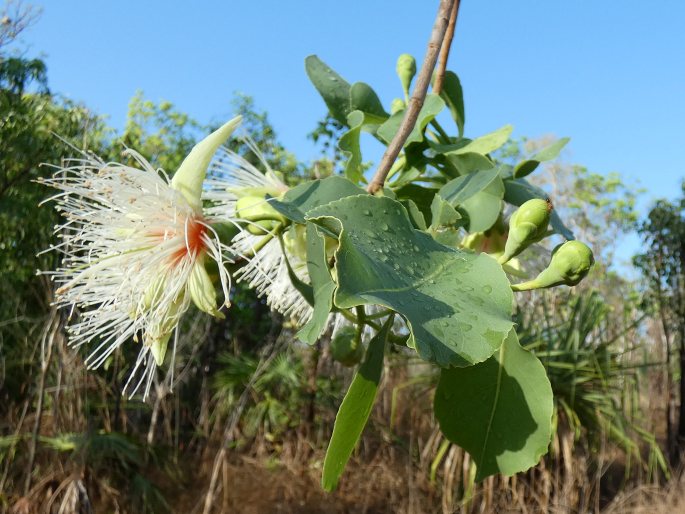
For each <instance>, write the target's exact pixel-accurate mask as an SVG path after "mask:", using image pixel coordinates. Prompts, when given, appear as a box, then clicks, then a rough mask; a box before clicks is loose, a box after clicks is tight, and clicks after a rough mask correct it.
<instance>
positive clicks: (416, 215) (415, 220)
mask: <svg viewBox="0 0 685 514" xmlns="http://www.w3.org/2000/svg"><path fill="white" fill-rule="evenodd" d="M400 203H401V204H402V205H404V208H405V209H407V213H409V219H411V222H412V225H414V228H417V229H419V230H426V229H427V228H428V227H427V225H426V218H425V217H424V216H423V213H422V212H421V210H420V209H419V207H418V206H417V205H416V202H414V200H401V201H400Z"/></svg>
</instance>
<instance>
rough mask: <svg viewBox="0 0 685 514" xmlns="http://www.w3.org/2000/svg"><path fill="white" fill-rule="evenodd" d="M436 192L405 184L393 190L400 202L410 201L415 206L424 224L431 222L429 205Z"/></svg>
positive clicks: (435, 190) (416, 185) (432, 189)
mask: <svg viewBox="0 0 685 514" xmlns="http://www.w3.org/2000/svg"><path fill="white" fill-rule="evenodd" d="M437 192H438V190H437V189H434V188H428V187H423V186H419V185H418V184H407V185H406V186H402V187H400V188H398V189H396V190H395V193H396V194H397V198H398V199H399V200H400V201H402V200H411V201H412V202H414V203H415V204H416V206H417V207H418V208H419V210H420V211H421V214H423V217H424V219H425V220H426V223H430V222H431V204H432V203H433V197H434V196H435V193H437Z"/></svg>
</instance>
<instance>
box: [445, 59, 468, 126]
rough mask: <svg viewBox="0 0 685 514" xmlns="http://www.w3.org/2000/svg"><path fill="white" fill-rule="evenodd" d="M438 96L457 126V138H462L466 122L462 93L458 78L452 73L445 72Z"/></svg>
mask: <svg viewBox="0 0 685 514" xmlns="http://www.w3.org/2000/svg"><path fill="white" fill-rule="evenodd" d="M440 96H441V97H442V99H443V100H444V101H445V103H446V104H447V107H448V108H449V110H450V113H451V114H452V119H453V120H454V122H455V123H456V124H457V128H458V129H459V137H462V136H463V135H464V122H465V120H466V118H465V115H464V92H463V90H462V88H461V82H460V81H459V77H458V76H457V74H456V73H454V72H453V71H446V72H445V77H444V81H443V83H442V91H441V92H440Z"/></svg>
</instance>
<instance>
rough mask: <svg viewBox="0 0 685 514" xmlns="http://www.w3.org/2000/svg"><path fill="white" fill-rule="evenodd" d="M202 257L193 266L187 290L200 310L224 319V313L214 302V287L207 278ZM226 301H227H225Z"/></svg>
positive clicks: (207, 274)
mask: <svg viewBox="0 0 685 514" xmlns="http://www.w3.org/2000/svg"><path fill="white" fill-rule="evenodd" d="M203 260H204V259H201V260H199V261H198V262H196V263H195V265H194V266H193V269H192V271H191V272H190V278H189V279H188V292H189V293H190V298H191V299H192V300H193V303H194V304H195V307H197V308H198V309H200V310H201V311H202V312H206V313H207V314H210V315H211V316H214V317H215V318H219V319H224V315H223V313H222V312H220V311H219V309H218V308H217V304H216V289H214V284H212V279H211V278H209V273H207V269H206V268H205V264H204V262H203ZM227 303H228V302H227Z"/></svg>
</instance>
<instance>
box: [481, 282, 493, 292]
mask: <svg viewBox="0 0 685 514" xmlns="http://www.w3.org/2000/svg"><path fill="white" fill-rule="evenodd" d="M481 289H482V290H483V292H484V293H485V294H490V293H492V286H489V285H487V284H486V285H484V286H483V287H482V288H481Z"/></svg>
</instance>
